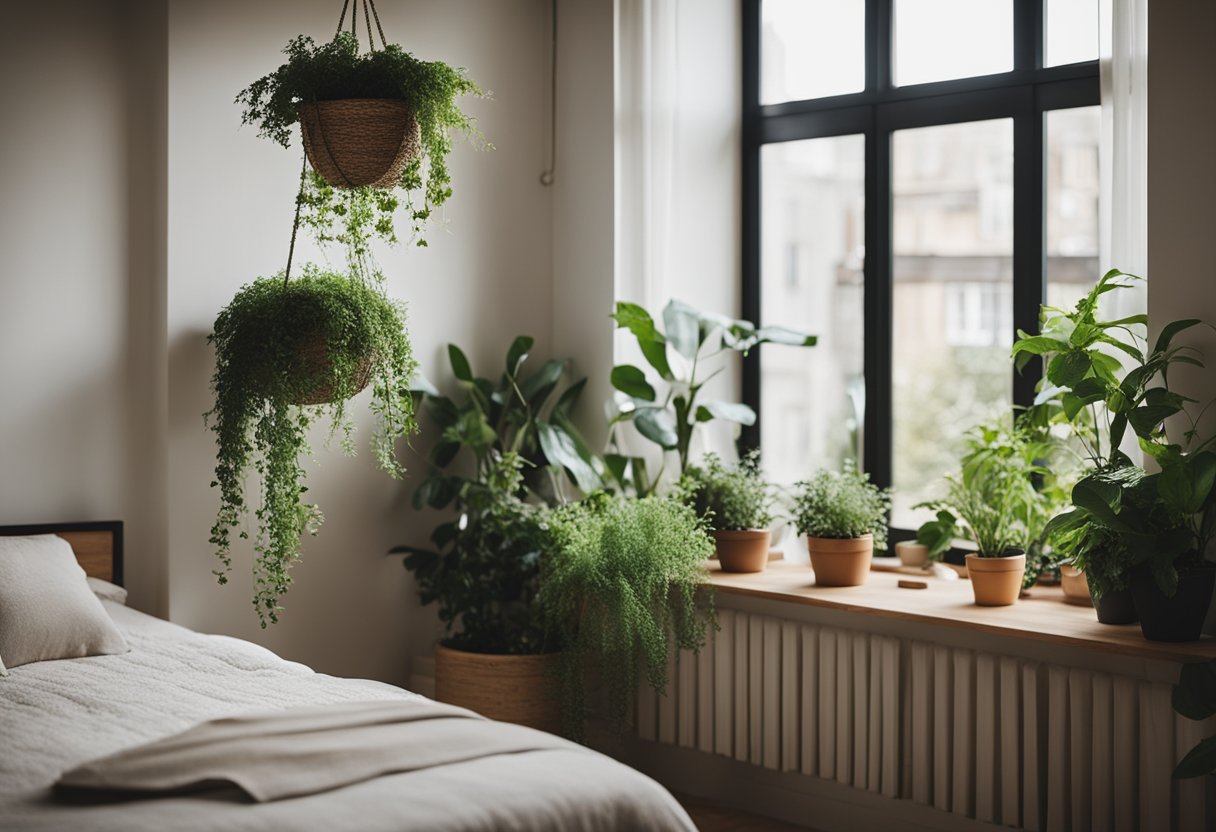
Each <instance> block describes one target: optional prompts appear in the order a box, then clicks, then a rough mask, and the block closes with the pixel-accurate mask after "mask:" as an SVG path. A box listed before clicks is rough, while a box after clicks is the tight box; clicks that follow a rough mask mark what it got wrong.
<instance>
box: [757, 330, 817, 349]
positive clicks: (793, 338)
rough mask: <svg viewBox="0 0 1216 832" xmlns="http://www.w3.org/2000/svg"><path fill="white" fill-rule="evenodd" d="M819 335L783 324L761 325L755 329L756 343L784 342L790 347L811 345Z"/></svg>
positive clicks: (813, 344)
mask: <svg viewBox="0 0 1216 832" xmlns="http://www.w3.org/2000/svg"><path fill="white" fill-rule="evenodd" d="M818 341H819V336H817V335H811V334H810V333H809V332H800V331H799V330H796V329H789V328H787V327H783V326H762V327H760V328H759V329H758V330H756V343H757V344H786V345H788V346H791V347H813V346H815V344H816V343H818Z"/></svg>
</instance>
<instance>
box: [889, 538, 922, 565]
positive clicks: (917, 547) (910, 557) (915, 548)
mask: <svg viewBox="0 0 1216 832" xmlns="http://www.w3.org/2000/svg"><path fill="white" fill-rule="evenodd" d="M895 554H897V555H899V562H900V563H902V564H903V565H904V566H926V565H927V564H928V563H929V547H928V546H926V545H925V544H923V543H917V542H916V541H915V540H901V541H899V542H898V543H896V544H895Z"/></svg>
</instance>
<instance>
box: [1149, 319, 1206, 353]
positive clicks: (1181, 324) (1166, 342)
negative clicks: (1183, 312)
mask: <svg viewBox="0 0 1216 832" xmlns="http://www.w3.org/2000/svg"><path fill="white" fill-rule="evenodd" d="M1201 323H1203V321H1201V320H1199V319H1198V318H1185V319H1183V320H1181V321H1172V322H1170V323H1168V324H1166V325H1165V328H1164V329H1162V330H1161V334H1160V335H1158V336H1157V346H1155V347H1154V348H1153V352H1165V351H1166V350H1167V349H1169V347H1170V342H1171V341H1173V340H1174V336H1175V335H1177V334H1178V333H1179V332H1183V331H1185V330H1188V329H1190V328H1191V327H1193V326H1195V325H1197V324H1201Z"/></svg>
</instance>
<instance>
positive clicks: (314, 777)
mask: <svg viewBox="0 0 1216 832" xmlns="http://www.w3.org/2000/svg"><path fill="white" fill-rule="evenodd" d="M561 748H565V749H571V748H575V746H572V745H571V744H570V743H567V742H565V741H564V740H560V739H558V738H557V737H554V736H553V735H552V734H546V733H544V732H542V731H534V730H532V729H530V728H524V727H522V726H519V725H511V724H508V723H505V722H491V721H489V720H486V719H483V718H481V717H479V716H477V715H476V714H474V713H472V712H471V711H466V710H464V709H462V708H455V707H452V706H450V705H441V704H439V703H438V702H430V701H417V700H400V701H386V702H359V703H354V704H349V705H328V706H323V707H310V708H293V709H291V710H288V711H279V712H277V713H269V714H254V715H250V716H240V717H230V718H228V719H217V720H212V721H211V722H204V723H203V724H202V725H197V726H195V727H194V728H191V729H189V730H187V731H183V732H182V733H180V734H175V735H174V736H171V737H167V738H165V739H163V740H157V741H155V742H152V743H148V744H146V745H141V746H138V747H136V748H132V749H128V750H126V751H121V752H119V753H118V754H113V755H111V756H109V757H104V758H102V759H100V760H95V761H93V762H91V763H86V764H84V765H83V766H79V767H77V768H74V769H72V770H71V771H69V772H68V773H67V774H65V775H64V776H63V777H61V778H60V779H59V781H58V782H57V783H56V784H55V791H56V793H57V795H59V796H60V797H61V798H66V799H69V800H73V801H80V800H82V799H85V800H87V799H110V798H113V797H115V796H124V795H125V796H132V797H134V796H139V797H156V796H160V795H162V794H164V793H166V792H182V791H191V792H194V791H200V790H203V789H206V788H208V787H215V786H227V785H229V784H231V785H235V786H237V787H239V788H240V789H241V791H243V792H245V794H247V795H249V796H250V797H252V798H253V799H254V800H257V801H259V802H265V801H268V800H281V799H283V798H288V797H299V796H301V795H307V794H318V793H320V792H325V791H329V790H331V789H337V788H340V787H342V786H349V785H351V784H352V783H361V782H363V781H365V780H370V779H372V778H373V777H380V776H382V775H385V774H396V773H399V772H405V771H417V770H419V769H424V768H431V767H433V766H443V765H451V764H452V763H458V762H466V761H468V760H477V759H480V758H482V757H492V756H494V755H497V754H518V753H520V752H522V751H541V750H545V749H561Z"/></svg>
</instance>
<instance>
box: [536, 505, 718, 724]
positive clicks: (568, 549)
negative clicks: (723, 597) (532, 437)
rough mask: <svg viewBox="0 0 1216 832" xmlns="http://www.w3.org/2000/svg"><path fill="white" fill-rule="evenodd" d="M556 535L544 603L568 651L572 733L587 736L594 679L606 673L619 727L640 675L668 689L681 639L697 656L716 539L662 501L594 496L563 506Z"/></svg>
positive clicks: (564, 685) (610, 707) (692, 516)
mask: <svg viewBox="0 0 1216 832" xmlns="http://www.w3.org/2000/svg"><path fill="white" fill-rule="evenodd" d="M550 529H551V532H552V535H553V546H552V548H551V549H550V551H549V552H548V553H547V554H546V556H545V557H544V558H543V559H542V563H541V604H542V607H543V609H544V610H545V615H546V618H547V620H548V622H549V625H550V627H551V628H552V630H553V632H554V633H556V634H557V635H558V638H559V640H560V642H561V644H562V645H563V653H562V657H563V660H562V663H561V665H562V667H561V676H562V681H561V690H562V702H563V711H564V714H565V717H566V724H567V730H568V732H569V733H570V735H571V736H573V737H575V738H582V737H583V736H584V731H585V728H584V726H585V718H586V714H587V707H586V701H587V696H586V684H587V675H588V673H597V674H598V678H599V680H600V686H599V687H600V691H601V692H602V695H603V705H604V708H605V709H606V714H607V716H608V717H609V718H610V719H611V720H613V721H614V722H615V723H616V724H618V725H619V724H620V723H621V722H622V721H623V720H624V718H625V717H626V715H627V714H628V712H629V707H630V704H631V703H632V702H633V697H634V694H635V693H636V691H637V686H638V682H639V675H640V674H641V673H644V674H645V678H646V680H647V681H648V682H649V684H650V685H651V686H652V687H653V688H654V689H655V690H657V691H659V692H660V693H661V692H663V691H664V690H665V689H666V683H667V659H668V651H669V647H670V646H671V644H672V642H673V641H674V643H675V645H676V646H679V647H681V648H685V649H689V650H699V649H700V647H701V646H702V645H703V644H704V642H705V636H706V628H707V627H708V626H713V608H712V606H711V602H710V600H709V597H708V593H704V594H702V593H699V590H701V588H702V587H703V586H704V585H705V584H706V581H707V573H706V570H705V565H704V561H705V559H706V558H707V557H709V555H710V554H711V553H712V552H713V541H712V539H711V538H710V537H709V534H708V533H707V532H706V530H705V525H704V521H703V520H702V519H701V518H700V517H698V516H697V515H696V513H695V512H694V511H693V510H692V509H691V508H689V507H688V506H686V505H684V504H683V503H680V502H679V501H677V500H675V499H672V498H669V497H656V496H650V497H645V498H627V499H622V498H614V497H611V496H609V495H607V494H604V493H600V494H597V495H593V496H592V497H590V498H588V499H586V500H583V501H581V502H578V503H571V504H569V505H566V506H562V507H561V508H558V509H556V510H555V511H554V512H553V514H552V516H551V517H550Z"/></svg>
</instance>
